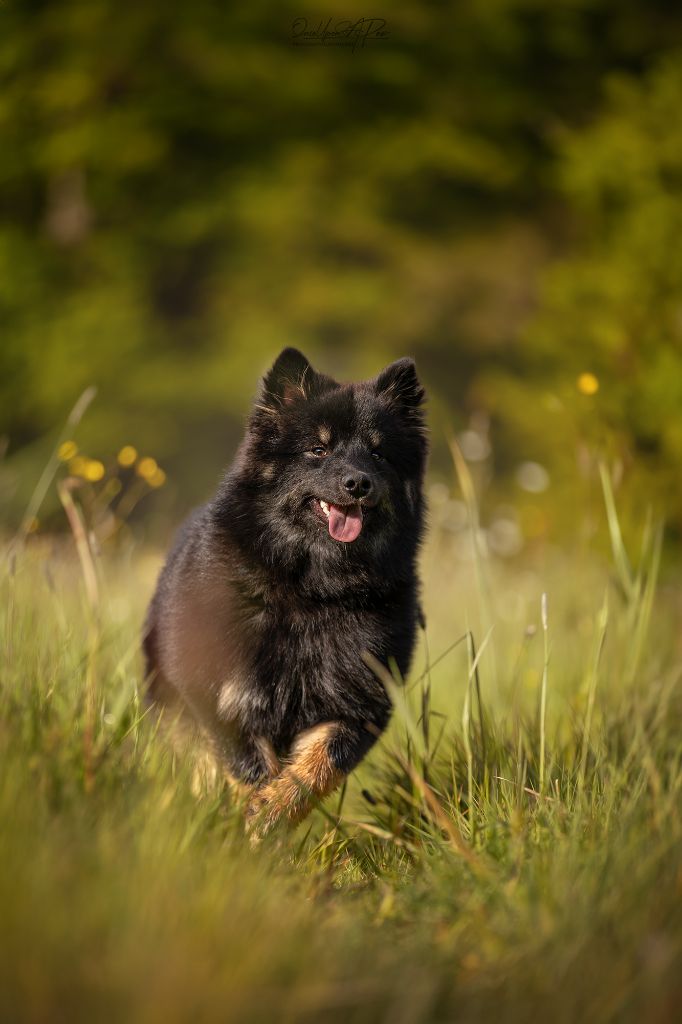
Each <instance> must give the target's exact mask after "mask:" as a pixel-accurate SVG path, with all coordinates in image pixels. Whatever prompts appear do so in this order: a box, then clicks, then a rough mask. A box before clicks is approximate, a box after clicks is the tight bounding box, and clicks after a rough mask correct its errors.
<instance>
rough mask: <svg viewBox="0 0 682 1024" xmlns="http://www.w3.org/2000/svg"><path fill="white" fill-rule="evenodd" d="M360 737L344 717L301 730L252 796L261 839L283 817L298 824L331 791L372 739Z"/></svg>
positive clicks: (251, 811) (251, 821)
mask: <svg viewBox="0 0 682 1024" xmlns="http://www.w3.org/2000/svg"><path fill="white" fill-rule="evenodd" d="M375 738H376V737H375V736H373V735H372V734H371V733H370V732H368V733H367V737H364V736H362V737H360V736H358V735H357V734H356V732H355V731H354V730H352V729H349V727H348V726H347V725H345V724H342V723H340V722H322V723H321V724H320V725H315V726H313V727H312V728H311V729H306V730H305V732H302V733H300V734H299V735H298V736H297V737H296V740H295V741H294V744H293V747H292V749H291V753H290V755H289V757H288V759H287V764H286V765H285V767H284V768H283V770H282V771H281V772H280V773H279V775H276V776H275V778H274V779H271V780H270V782H268V783H267V784H266V785H264V786H262V787H261V788H260V789H258V790H257V791H256V792H255V793H254V794H253V796H252V798H251V801H250V803H249V807H248V812H247V814H248V827H249V831H250V832H251V835H252V836H253V837H254V838H255V839H258V838H260V837H261V836H264V835H265V834H266V833H268V832H269V831H270V830H271V829H272V828H273V826H274V825H276V824H277V823H278V822H279V821H287V822H289V823H290V824H296V822H299V821H301V820H302V819H303V818H305V816H306V815H307V814H308V813H309V812H310V810H311V809H312V807H313V806H314V805H315V803H316V802H317V801H318V800H321V799H323V798H324V797H325V796H327V795H328V794H329V793H331V792H332V791H333V790H334V789H336V787H337V786H339V785H340V783H341V782H342V781H343V779H344V778H345V776H346V775H347V774H348V772H349V771H351V769H352V768H354V767H355V765H356V764H357V763H358V761H359V760H360V758H361V757H362V756H363V754H364V753H365V751H366V750H367V749H368V747H369V746H371V745H372V743H373V742H374V739H375Z"/></svg>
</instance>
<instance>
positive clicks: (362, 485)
mask: <svg viewBox="0 0 682 1024" xmlns="http://www.w3.org/2000/svg"><path fill="white" fill-rule="evenodd" d="M342 483H343V486H344V488H345V489H346V490H347V491H348V493H349V494H350V495H352V496H353V497H354V498H366V497H367V495H368V494H369V493H370V491H371V490H372V480H371V478H370V477H368V476H367V474H366V473H360V472H352V473H347V474H346V475H345V476H344V477H343V480H342Z"/></svg>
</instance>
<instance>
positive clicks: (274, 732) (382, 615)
mask: <svg viewBox="0 0 682 1024" xmlns="http://www.w3.org/2000/svg"><path fill="white" fill-rule="evenodd" d="M423 400H424V391H423V388H422V387H421V385H420V383H419V380H418V378H417V374H416V371H415V366H414V363H413V361H412V360H411V359H400V360H398V361H397V362H395V363H392V364H391V365H390V366H388V367H386V369H384V370H382V372H381V373H380V374H379V375H378V376H377V377H375V378H373V379H372V380H369V381H363V382H361V383H356V384H339V383H337V382H336V381H334V380H332V379H331V378H330V377H327V376H325V375H324V374H321V373H318V372H316V371H315V370H314V369H313V368H312V366H311V365H310V363H309V362H308V360H307V359H306V358H305V356H303V355H302V354H301V353H300V352H297V351H296V350H295V349H290V348H289V349H285V350H284V352H282V353H281V355H280V356H279V357H278V359H277V360H276V362H275V363H274V365H273V367H272V369H271V370H270V371H269V372H268V373H267V374H266V376H265V378H264V379H263V381H262V384H261V390H260V395H259V396H258V398H257V400H256V402H255V403H254V406H253V409H252V412H251V416H250V419H249V422H248V425H247V429H246V433H245V436H244V439H243V441H242V444H241V446H240V448H239V451H238V453H237V456H236V459H235V461H234V463H233V465H232V466H231V467H230V469H229V470H228V471H227V473H226V475H225V477H224V479H223V481H222V483H221V485H220V487H219V489H218V493H217V494H216V496H215V497H214V499H213V500H212V501H210V502H209V503H208V504H207V505H204V506H203V507H202V508H200V509H198V510H197V511H196V512H195V513H194V514H193V515H192V516H191V517H190V518H189V519H188V520H187V522H186V523H185V524H184V526H183V527H182V529H181V531H180V533H179V536H178V538H177V540H176V542H175V546H174V547H173V549H172V551H171V553H170V555H169V557H168V560H167V562H166V564H165V566H164V568H163V571H162V572H161V575H160V578H159V581H158V585H157V588H156V592H155V594H154V597H153V599H152V602H151V605H150V608H149V612H148V616H147V623H146V628H145V639H144V651H145V655H146V663H147V675H148V680H149V694H150V697H151V699H152V700H153V701H155V702H158V703H160V704H164V705H171V706H172V707H179V708H181V709H182V710H183V711H184V712H187V713H189V715H190V716H191V717H192V718H193V719H194V720H195V722H196V723H197V724H198V725H199V726H200V727H201V729H202V731H203V732H204V733H205V734H206V736H207V737H208V739H209V741H210V744H211V747H212V748H213V752H214V754H215V755H216V756H217V757H218V759H219V760H220V761H221V762H222V764H223V766H224V768H225V769H226V770H227V772H228V773H229V774H230V775H231V776H232V777H233V778H234V779H236V780H239V781H240V782H242V783H245V784H246V785H247V786H248V787H249V791H250V794H251V796H250V803H249V811H250V815H251V816H255V825H256V828H257V829H258V832H259V833H265V832H267V831H269V830H270V829H271V828H272V827H273V826H274V825H275V824H276V823H277V822H278V821H279V820H280V819H283V820H286V821H289V822H291V823H294V822H297V821H300V820H301V819H302V818H303V817H304V816H305V815H306V814H307V813H308V811H309V810H310V808H311V806H312V805H313V803H314V802H315V801H316V800H318V799H321V798H323V797H324V796H326V795H327V794H328V793H330V792H331V791H332V790H333V789H334V788H335V787H336V786H338V785H339V783H340V782H341V781H342V780H343V779H344V778H345V776H346V775H347V774H348V772H350V771H351V770H352V769H353V768H354V767H355V766H356V765H357V764H358V762H359V761H360V760H361V758H362V757H364V755H365V754H366V753H367V751H368V750H369V748H370V747H371V746H372V744H373V743H374V742H375V741H376V739H377V737H378V736H379V735H380V734H381V732H382V731H383V729H385V727H386V724H387V722H388V719H389V716H390V713H391V702H390V699H389V697H388V695H387V693H386V690H385V688H384V686H383V685H382V683H381V681H380V680H379V679H378V678H377V676H376V674H375V673H374V672H373V671H372V670H371V669H370V668H369V667H368V665H367V664H366V661H365V660H363V655H366V652H368V653H369V654H370V655H372V656H373V657H374V658H375V659H377V660H378V661H379V662H381V663H382V664H383V665H388V664H389V660H390V659H392V660H394V661H395V663H396V664H397V667H398V669H399V671H400V672H401V674H403V675H405V674H406V673H407V671H408V669H409V665H410V659H411V656H412V651H413V648H414V644H415V637H416V632H417V626H418V623H419V621H420V606H419V592H418V590H419V587H418V578H417V568H416V559H417V552H418V547H419V543H420V540H421V537H422V533H423V520H424V504H423V497H422V481H423V476H424V468H425V463H426V457H427V438H426V431H425V426H424V418H423ZM368 660H369V659H368Z"/></svg>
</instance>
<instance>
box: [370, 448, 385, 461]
mask: <svg viewBox="0 0 682 1024" xmlns="http://www.w3.org/2000/svg"><path fill="white" fill-rule="evenodd" d="M372 458H373V459H376V460H377V462H383V461H384V457H383V455H382V454H381V452H378V451H377V450H376V448H375V449H374V451H373V452H372Z"/></svg>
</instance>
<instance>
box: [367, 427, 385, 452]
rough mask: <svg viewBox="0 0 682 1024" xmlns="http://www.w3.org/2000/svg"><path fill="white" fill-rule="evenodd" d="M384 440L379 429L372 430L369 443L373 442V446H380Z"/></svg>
mask: <svg viewBox="0 0 682 1024" xmlns="http://www.w3.org/2000/svg"><path fill="white" fill-rule="evenodd" d="M382 441H383V437H382V436H381V434H380V433H379V431H378V430H372V431H371V433H370V435H369V443H370V444H371V446H372V448H378V447H379V445H380V444H381V442H382Z"/></svg>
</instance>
